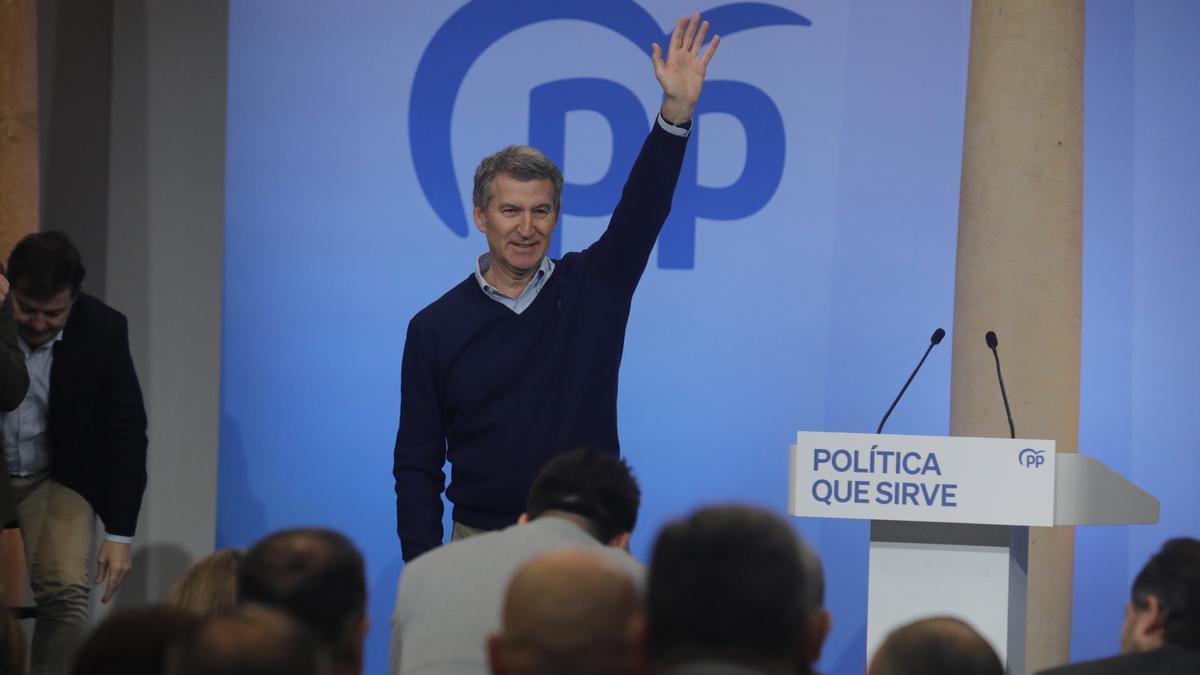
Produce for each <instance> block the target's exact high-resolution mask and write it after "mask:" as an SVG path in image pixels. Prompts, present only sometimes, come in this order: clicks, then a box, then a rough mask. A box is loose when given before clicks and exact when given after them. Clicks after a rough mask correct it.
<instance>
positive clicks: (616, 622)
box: [488, 549, 641, 675]
mask: <svg viewBox="0 0 1200 675" xmlns="http://www.w3.org/2000/svg"><path fill="white" fill-rule="evenodd" d="M640 616H641V615H640V612H639V608H638V599H637V593H636V591H635V590H634V585H633V580H632V579H631V578H630V576H629V574H628V573H627V572H625V571H624V570H622V569H620V568H619V567H617V566H616V565H615V564H614V563H612V562H611V561H609V560H608V559H606V558H603V557H601V556H600V555H598V554H597V553H595V552H593V551H588V550H581V549H575V550H572V549H564V550H560V551H555V552H552V553H547V554H544V555H541V556H539V557H537V558H534V559H533V560H531V561H529V562H528V563H526V564H525V565H523V566H522V567H521V568H520V569H519V570H518V571H517V573H516V574H515V575H514V576H513V578H512V581H511V582H510V583H509V586H508V592H507V594H506V596H505V603H504V611H503V629H502V631H501V632H500V633H498V634H497V635H495V636H493V637H492V639H491V640H490V641H489V644H488V647H489V653H490V655H491V661H492V672H493V673H495V674H496V675H557V674H559V673H574V674H576V675H602V674H608V673H612V674H614V675H615V674H616V673H627V672H631V671H632V669H633V668H634V666H635V664H636V663H637V659H638V651H637V649H636V646H635V645H636V639H637V634H638V632H639V630H640V628H639V626H640V624H639V621H640Z"/></svg>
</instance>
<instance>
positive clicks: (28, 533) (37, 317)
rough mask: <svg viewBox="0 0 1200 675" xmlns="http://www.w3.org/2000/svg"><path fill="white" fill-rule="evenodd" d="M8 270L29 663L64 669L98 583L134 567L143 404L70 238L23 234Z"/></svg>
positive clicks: (6, 418) (116, 581) (6, 426)
mask: <svg viewBox="0 0 1200 675" xmlns="http://www.w3.org/2000/svg"><path fill="white" fill-rule="evenodd" d="M8 275H9V280H10V281H11V282H12V288H11V295H12V300H13V304H12V309H13V318H14V319H15V321H16V324H17V335H18V337H19V338H20V340H19V346H20V349H21V351H22V352H23V354H24V357H25V365H26V369H27V371H28V374H29V381H30V385H29V390H28V392H27V393H26V395H25V398H24V399H23V400H22V401H21V402H20V404H19V405H18V406H17V409H16V411H14V412H12V413H4V414H0V429H2V431H0V435H2V438H3V441H4V454H5V460H6V462H7V468H8V473H9V478H10V482H11V487H12V492H13V495H14V498H15V501H16V504H17V511H18V516H19V520H20V526H21V536H22V538H23V539H24V543H25V551H26V557H27V559H28V562H29V576H30V582H31V585H32V586H33V597H34V601H35V602H36V603H37V618H36V620H35V623H34V629H33V642H32V649H31V651H32V655H31V657H32V658H31V660H32V662H33V667H32V670H33V672H34V673H35V674H36V675H43V674H50V673H55V674H57V673H65V672H67V670H68V669H69V667H70V664H71V658H72V656H73V654H74V652H75V648H76V647H77V646H78V644H79V640H80V638H82V636H83V629H84V626H85V625H86V623H87V617H88V612H89V608H90V602H89V595H90V593H91V589H92V585H93V583H96V584H99V583H102V582H107V583H106V587H105V589H104V595H103V597H102V601H103V602H108V601H109V600H110V599H111V598H112V597H113V594H115V593H116V592H117V588H118V587H119V586H120V584H121V581H122V579H124V578H125V575H126V574H127V573H128V572H129V569H130V567H131V566H132V564H133V555H132V553H131V544H132V538H133V535H134V529H135V528H136V526H137V520H138V511H139V510H140V509H141V504H142V493H143V492H144V491H145V488H146V443H147V441H146V409H145V405H144V404H143V402H142V390H141V387H140V386H139V385H138V380H137V374H136V373H135V372H134V368H133V358H132V356H131V355H130V352H129V330H128V326H127V322H126V320H125V317H124V315H122V314H121V313H120V312H118V311H117V310H115V309H113V308H111V307H109V306H108V305H106V304H104V303H103V302H101V301H100V300H98V299H96V298H94V297H92V296H90V295H88V294H87V293H84V292H83V291H82V286H83V280H84V276H85V270H84V266H83V263H82V261H81V259H80V256H79V251H78V250H77V249H76V248H75V246H74V245H73V244H72V243H71V242H70V240H69V239H67V237H66V236H65V235H63V234H62V233H61V232H38V233H35V234H31V235H28V236H26V237H25V238H23V239H21V241H20V242H18V243H17V245H16V247H15V248H13V251H12V254H11V255H10V256H9V258H8ZM96 516H99V517H100V520H101V522H102V523H103V524H104V531H105V535H104V541H103V542H102V543H101V544H100V546H99V548H98V550H97V547H96V545H95V539H96V537H95V532H96V524H95V520H96ZM93 554H95V556H96V557H95V560H96V567H97V570H96V574H95V575H91V574H89V570H88V560H89V558H90V557H91V556H92V555H93ZM93 576H94V577H95V579H94V580H93V579H92V577H93Z"/></svg>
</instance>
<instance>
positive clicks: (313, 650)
mask: <svg viewBox="0 0 1200 675" xmlns="http://www.w3.org/2000/svg"><path fill="white" fill-rule="evenodd" d="M167 665H168V667H167V670H166V671H165V672H167V673H168V674H169V675H327V674H328V673H329V672H330V670H329V659H328V655H327V654H326V652H325V651H324V650H323V649H322V647H321V643H320V642H319V641H317V640H314V639H313V637H312V634H311V633H310V632H309V631H308V630H306V629H305V628H304V627H303V626H301V625H300V624H299V623H297V622H296V621H294V620H292V619H291V618H289V617H288V616H286V615H285V614H283V613H282V612H279V611H276V610H273V609H269V608H266V607H261V606H255V605H247V606H243V607H240V608H238V610H237V612H235V613H233V614H231V615H229V616H219V617H212V618H210V619H208V620H207V621H205V622H204V623H203V624H202V625H201V626H200V628H199V629H197V630H196V631H195V632H194V633H193V634H192V635H190V636H189V637H188V638H186V639H184V640H181V641H180V642H179V644H177V645H176V646H175V647H174V648H173V649H172V650H171V653H170V655H169V658H168V664H167ZM108 672H110V673H120V672H122V671H120V670H112V671H108Z"/></svg>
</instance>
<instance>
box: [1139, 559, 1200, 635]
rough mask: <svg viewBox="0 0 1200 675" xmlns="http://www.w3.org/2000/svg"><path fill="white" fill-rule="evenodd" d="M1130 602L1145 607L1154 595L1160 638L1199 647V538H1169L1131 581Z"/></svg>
mask: <svg viewBox="0 0 1200 675" xmlns="http://www.w3.org/2000/svg"><path fill="white" fill-rule="evenodd" d="M1130 596H1131V597H1130V603H1131V604H1132V605H1133V606H1134V607H1135V608H1145V606H1146V604H1147V601H1148V600H1149V598H1151V597H1154V598H1157V600H1158V603H1159V605H1160V606H1161V607H1162V611H1163V612H1164V613H1165V617H1164V618H1163V621H1162V642H1163V643H1165V644H1169V645H1175V646H1177V647H1184V648H1187V649H1200V540H1198V539H1192V538H1189V537H1180V538H1177V539H1171V540H1170V541H1168V542H1167V543H1165V544H1163V547H1162V550H1160V551H1159V552H1158V553H1156V554H1154V556H1153V557H1151V558H1150V560H1149V561H1148V562H1147V563H1146V565H1145V567H1143V568H1142V571H1141V572H1139V573H1138V575H1137V578H1136V579H1134V581H1133V588H1132V591H1131V593H1130Z"/></svg>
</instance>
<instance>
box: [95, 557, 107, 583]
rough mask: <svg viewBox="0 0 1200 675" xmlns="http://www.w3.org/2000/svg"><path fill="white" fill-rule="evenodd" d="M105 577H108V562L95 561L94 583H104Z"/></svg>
mask: <svg viewBox="0 0 1200 675" xmlns="http://www.w3.org/2000/svg"><path fill="white" fill-rule="evenodd" d="M106 576H108V561H107V560H97V561H96V582H95V583H96V584H99V583H100V582H101V581H104V577H106Z"/></svg>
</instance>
